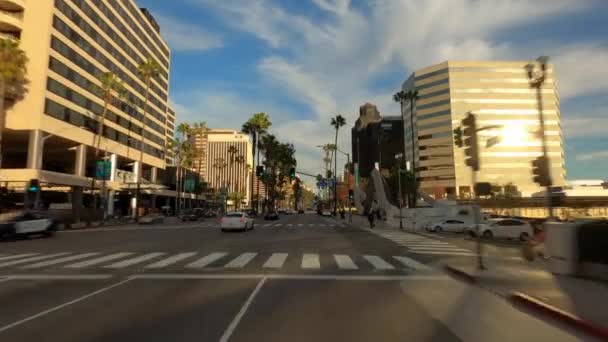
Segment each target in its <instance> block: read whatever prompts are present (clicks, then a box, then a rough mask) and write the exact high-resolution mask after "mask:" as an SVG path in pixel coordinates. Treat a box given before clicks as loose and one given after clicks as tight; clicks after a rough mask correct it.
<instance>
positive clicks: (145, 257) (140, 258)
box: [104, 252, 165, 268]
mask: <svg viewBox="0 0 608 342" xmlns="http://www.w3.org/2000/svg"><path fill="white" fill-rule="evenodd" d="M161 255H165V253H160V252H154V253H148V254H144V255H140V256H138V257H136V258H131V259H127V260H123V261H119V262H115V263H113V264H111V265H108V266H104V267H105V268H125V267H128V266H132V265H135V264H139V263H142V262H144V261H148V260H150V259H154V258H156V257H159V256H161Z"/></svg>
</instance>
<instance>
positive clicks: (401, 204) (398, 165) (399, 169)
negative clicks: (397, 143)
mask: <svg viewBox="0 0 608 342" xmlns="http://www.w3.org/2000/svg"><path fill="white" fill-rule="evenodd" d="M403 156H404V154H403V153H399V154H396V155H395V159H399V158H402V157H403ZM397 179H398V182H399V189H398V190H397V191H399V229H400V230H403V191H402V189H401V163H400V162H397Z"/></svg>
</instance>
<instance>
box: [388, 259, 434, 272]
mask: <svg viewBox="0 0 608 342" xmlns="http://www.w3.org/2000/svg"><path fill="white" fill-rule="evenodd" d="M393 258H395V259H396V260H398V261H399V262H400V263H402V264H404V265H405V266H406V267H409V268H411V269H413V270H420V271H430V270H432V268H431V267H429V266H427V265H425V264H423V263H421V262H418V261H416V260H414V259H412V258H408V257H406V256H394V257H393Z"/></svg>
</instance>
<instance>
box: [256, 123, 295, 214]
mask: <svg viewBox="0 0 608 342" xmlns="http://www.w3.org/2000/svg"><path fill="white" fill-rule="evenodd" d="M261 149H262V150H263V151H264V154H265V160H264V166H265V167H266V173H265V174H264V179H263V181H264V184H265V185H266V190H267V192H268V201H267V209H270V208H272V207H274V203H275V201H276V200H277V199H279V198H280V196H281V190H282V188H283V186H284V185H285V182H286V181H287V179H289V170H290V168H292V167H295V166H296V159H295V157H294V155H295V148H294V147H293V145H292V144H287V143H280V142H279V141H278V140H277V139H276V138H275V136H273V135H265V136H264V137H262V144H261Z"/></svg>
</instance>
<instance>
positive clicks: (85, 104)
mask: <svg viewBox="0 0 608 342" xmlns="http://www.w3.org/2000/svg"><path fill="white" fill-rule="evenodd" d="M47 89H48V90H49V91H50V92H52V93H53V94H56V95H58V96H60V97H62V98H64V99H66V100H68V101H70V102H72V103H74V104H75V105H78V106H80V107H82V108H85V109H87V110H89V111H90V112H91V113H92V114H95V115H97V116H99V117H101V115H102V114H103V106H101V105H99V104H97V103H95V102H93V101H91V100H90V99H88V98H86V97H85V96H83V95H82V94H80V93H78V92H76V91H74V90H72V89H69V88H68V87H66V86H64V85H63V84H61V83H59V82H57V81H55V80H54V79H52V78H49V79H48V81H47ZM106 119H107V120H109V121H112V122H114V123H116V124H118V125H121V126H123V127H124V128H126V129H128V130H130V131H132V132H134V133H137V134H140V135H141V127H139V126H137V125H134V124H132V123H131V122H130V121H128V120H127V119H125V118H123V117H122V116H120V115H117V114H116V113H114V112H113V111H111V110H109V109H108V110H107V112H106ZM163 134H164V132H163ZM144 137H145V138H146V139H148V140H151V141H154V142H155V143H157V144H159V145H161V146H164V145H165V140H164V139H162V138H160V137H158V136H157V135H155V134H152V133H150V132H148V131H145V132H144Z"/></svg>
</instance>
